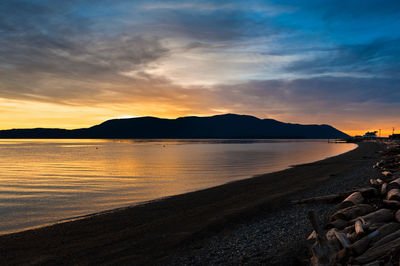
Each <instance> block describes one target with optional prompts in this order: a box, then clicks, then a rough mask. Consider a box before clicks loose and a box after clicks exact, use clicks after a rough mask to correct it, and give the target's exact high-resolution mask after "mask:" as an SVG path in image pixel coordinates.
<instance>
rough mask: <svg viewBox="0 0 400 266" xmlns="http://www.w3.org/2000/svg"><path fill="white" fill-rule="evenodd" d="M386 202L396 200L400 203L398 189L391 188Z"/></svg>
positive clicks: (399, 190)
mask: <svg viewBox="0 0 400 266" xmlns="http://www.w3.org/2000/svg"><path fill="white" fill-rule="evenodd" d="M386 199H387V200H397V201H400V189H398V188H393V189H391V190H389V192H388V193H387V197H386Z"/></svg>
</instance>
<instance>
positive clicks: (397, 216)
mask: <svg viewBox="0 0 400 266" xmlns="http://www.w3.org/2000/svg"><path fill="white" fill-rule="evenodd" d="M394 219H395V220H396V221H397V222H399V223H400V210H398V211H396V213H395V214H394Z"/></svg>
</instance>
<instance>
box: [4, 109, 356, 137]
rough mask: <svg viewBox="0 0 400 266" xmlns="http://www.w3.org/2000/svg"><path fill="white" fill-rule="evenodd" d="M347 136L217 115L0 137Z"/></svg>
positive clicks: (114, 121)
mask: <svg viewBox="0 0 400 266" xmlns="http://www.w3.org/2000/svg"><path fill="white" fill-rule="evenodd" d="M348 137H349V136H348V135H347V134H345V133H343V132H341V131H339V130H337V129H335V128H333V127H331V126H329V125H299V124H289V123H282V122H279V121H276V120H273V119H259V118H256V117H254V116H248V115H236V114H226V115H216V116H210V117H195V116H192V117H181V118H178V119H161V118H155V117H139V118H129V119H112V120H108V121H105V122H104V123H102V124H100V125H96V126H93V127H90V128H83V129H75V130H65V129H43V128H36V129H12V130H2V131H0V138H217V139H218V138H300V139H313V138H315V139H333V138H348Z"/></svg>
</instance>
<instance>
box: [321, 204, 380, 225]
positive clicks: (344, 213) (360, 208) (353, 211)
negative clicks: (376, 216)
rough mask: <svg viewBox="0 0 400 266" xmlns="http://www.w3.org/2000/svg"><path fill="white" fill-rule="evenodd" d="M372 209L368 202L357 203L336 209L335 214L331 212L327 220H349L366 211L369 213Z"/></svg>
mask: <svg viewBox="0 0 400 266" xmlns="http://www.w3.org/2000/svg"><path fill="white" fill-rule="evenodd" d="M373 210H374V207H372V206H371V205H368V204H357V205H354V206H351V207H348V208H345V209H341V210H338V211H337V212H336V213H335V214H333V215H332V216H331V217H330V218H329V220H330V221H331V222H332V221H334V220H337V219H342V220H347V221H348V220H351V219H354V218H356V217H359V216H362V215H365V214H367V213H370V212H372V211H373Z"/></svg>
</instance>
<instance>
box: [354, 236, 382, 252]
mask: <svg viewBox="0 0 400 266" xmlns="http://www.w3.org/2000/svg"><path fill="white" fill-rule="evenodd" d="M377 234H378V231H374V232H372V233H371V234H369V235H367V236H365V237H363V238H361V239H360V240H358V241H356V242H355V243H353V244H352V245H351V250H352V251H353V252H354V253H355V254H356V255H361V254H363V253H364V251H366V250H367V248H368V246H369V243H370V242H371V239H372V237H374V236H375V235H377Z"/></svg>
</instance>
